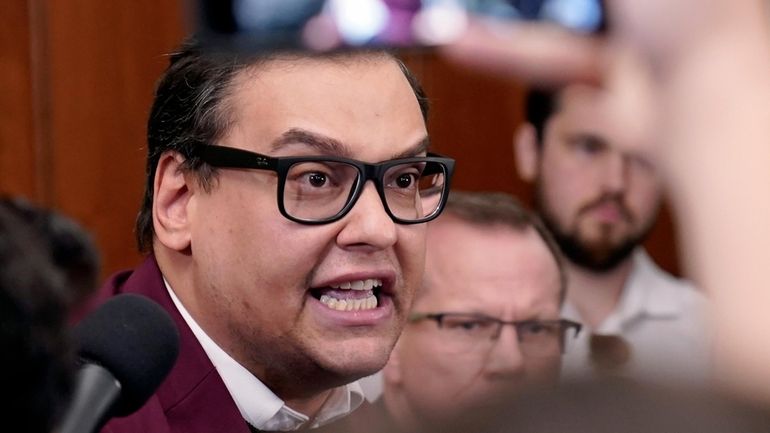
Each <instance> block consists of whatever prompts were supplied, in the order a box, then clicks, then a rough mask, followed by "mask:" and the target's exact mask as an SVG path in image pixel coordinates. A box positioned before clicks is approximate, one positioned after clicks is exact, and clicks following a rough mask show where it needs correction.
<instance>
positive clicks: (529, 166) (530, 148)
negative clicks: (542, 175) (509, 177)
mask: <svg viewBox="0 0 770 433" xmlns="http://www.w3.org/2000/svg"><path fill="white" fill-rule="evenodd" d="M513 154H514V155H515V156H516V161H515V163H516V171H518V172H519V177H520V178H521V179H522V180H524V181H526V182H532V181H534V180H535V178H536V177H537V174H538V173H537V171H538V160H539V159H540V148H539V146H538V142H537V132H536V131H535V127H534V126H533V125H532V124H531V123H525V124H523V125H521V127H519V129H518V130H517V131H516V137H515V138H514V143H513Z"/></svg>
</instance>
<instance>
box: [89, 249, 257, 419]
mask: <svg viewBox="0 0 770 433" xmlns="http://www.w3.org/2000/svg"><path fill="white" fill-rule="evenodd" d="M119 293H136V294H139V295H144V296H147V297H148V298H150V299H152V300H153V301H155V302H157V303H158V304H160V306H161V307H163V308H164V309H165V310H166V311H167V312H168V313H169V314H170V315H171V318H172V319H173V320H174V322H175V323H176V325H177V327H178V328H179V336H180V347H179V358H178V359H177V361H176V365H175V366H174V368H173V369H172V370H171V373H170V374H169V375H168V377H167V378H166V380H165V381H164V382H163V383H162V384H161V386H160V388H158V391H157V392H156V393H155V394H154V395H153V396H152V397H151V398H150V400H149V401H148V402H147V403H146V404H145V405H144V406H143V407H142V408H141V409H139V411H137V412H135V413H134V414H132V415H129V416H127V417H124V418H113V419H112V420H111V421H110V422H109V423H107V425H106V426H105V427H104V429H103V430H102V431H103V432H105V433H221V432H227V433H249V431H250V430H249V427H248V425H247V424H246V421H244V420H243V418H242V417H241V414H240V412H239V411H238V408H237V407H236V406H235V402H233V399H232V397H230V393H229V392H228V391H227V388H226V387H225V384H224V382H222V378H221V377H220V376H219V374H218V373H217V371H216V370H215V369H214V365H213V364H212V363H211V361H210V360H209V358H208V356H206V352H204V351H203V347H201V345H200V344H199V343H198V340H197V339H196V338H195V335H194V334H193V333H192V330H190V328H189V327H188V326H187V323H185V321H184V319H183V318H182V316H181V315H180V314H179V311H178V310H177V309H176V307H175V306H174V302H173V301H172V300H171V297H170V296H169V295H168V292H167V290H166V287H165V285H164V284H163V277H162V276H161V273H160V269H158V264H157V262H156V261H155V258H154V257H153V256H150V257H148V258H147V260H145V262H144V263H143V264H142V265H141V266H139V267H138V268H136V269H135V270H134V271H133V272H132V271H125V272H120V273H118V274H115V275H113V276H112V277H111V278H110V279H109V280H108V281H107V283H105V285H104V287H103V288H102V289H101V290H100V292H99V294H98V295H97V296H98V298H97V300H96V304H97V305H98V304H99V303H101V302H103V301H105V300H107V299H108V298H109V297H110V296H114V295H117V294H119ZM138 319H139V320H141V318H138Z"/></svg>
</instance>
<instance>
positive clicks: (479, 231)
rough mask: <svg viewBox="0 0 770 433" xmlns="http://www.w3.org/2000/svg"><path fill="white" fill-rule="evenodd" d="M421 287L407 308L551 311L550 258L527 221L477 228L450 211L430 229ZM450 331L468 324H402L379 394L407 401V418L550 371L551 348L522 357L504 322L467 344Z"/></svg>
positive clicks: (553, 314) (543, 378)
mask: <svg viewBox="0 0 770 433" xmlns="http://www.w3.org/2000/svg"><path fill="white" fill-rule="evenodd" d="M422 290H423V292H421V293H420V295H419V297H418V299H417V300H416V301H415V305H414V308H413V311H414V312H415V313H435V312H462V313H474V314H483V315H486V316H490V317H496V318H499V319H502V320H505V321H514V320H515V321H522V320H533V319H539V320H553V319H558V318H559V271H558V268H557V264H556V261H555V260H554V258H553V256H552V255H551V253H550V251H549V250H548V248H547V246H546V245H545V243H544V242H543V241H542V239H541V238H540V237H539V236H538V235H537V233H536V232H535V231H534V230H533V229H527V230H526V231H523V232H519V231H517V230H514V229H513V228H510V227H505V226H492V227H488V226H487V227H483V226H482V227H479V226H476V225H471V224H469V223H466V222H463V221H461V220H459V219H457V218H455V217H453V216H451V215H450V214H447V215H445V216H443V217H441V218H439V219H438V220H436V221H434V222H432V223H430V225H429V229H428V253H427V260H426V269H425V283H424V286H423V289H422ZM458 332H460V333H461V332H468V330H467V329H465V330H463V329H456V330H452V329H447V328H446V326H445V327H444V328H439V326H438V325H437V323H436V322H434V321H431V320H422V321H419V322H413V323H410V324H409V325H407V327H406V328H405V329H404V333H403V334H402V336H401V339H400V340H399V342H398V344H397V346H396V349H395V350H394V352H393V355H392V357H391V361H390V363H389V364H388V366H387V367H386V370H385V381H386V382H385V383H386V386H385V393H386V396H385V397H386V401H388V400H391V401H396V402H397V403H395V405H396V406H400V407H402V408H408V409H406V410H407V411H411V415H412V417H413V418H415V419H426V418H427V419H430V418H434V417H441V416H442V414H447V413H454V412H455V411H456V410H458V409H459V408H462V406H464V405H466V404H472V403H474V402H476V401H478V400H479V399H480V398H489V397H493V396H494V395H496V394H497V393H498V392H502V391H506V390H510V389H511V388H513V389H516V388H519V387H524V386H531V385H538V384H539V385H543V384H551V383H553V382H555V381H556V380H557V378H558V374H559V368H560V356H561V351H560V348H559V347H553V348H549V349H547V350H544V351H542V352H541V353H539V354H538V356H531V355H526V354H524V353H523V351H522V347H521V346H520V343H519V340H518V338H517V332H516V328H514V327H513V326H503V327H502V330H501V332H500V334H499V337H498V338H497V339H491V338H484V339H481V338H477V339H476V341H475V342H474V341H471V340H469V339H465V338H462V339H461V338H458V335H457V334H456V333H458ZM470 332H473V331H472V330H471V331H470ZM460 340H462V341H464V342H463V343H460V344H458V343H459V341H460ZM461 345H463V346H464V347H459V346H461ZM388 394H390V395H388ZM389 407H390V404H389Z"/></svg>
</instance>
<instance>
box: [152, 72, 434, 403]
mask: <svg viewBox="0 0 770 433" xmlns="http://www.w3.org/2000/svg"><path fill="white" fill-rule="evenodd" d="M228 103H229V104H230V105H231V109H232V110H233V113H234V119H235V120H234V122H233V125H232V126H231V128H230V130H229V133H227V134H226V136H225V137H223V138H222V139H221V140H220V141H219V142H218V143H217V144H219V145H224V146H232V147H238V148H242V149H246V150H250V151H254V152H259V153H263V154H268V155H272V156H297V155H319V154H324V155H336V156H345V157H350V158H355V159H358V160H362V161H366V162H379V161H383V160H388V159H392V158H396V157H399V156H419V155H424V154H425V148H424V147H425V143H426V142H427V141H426V140H427V132H426V128H425V124H424V121H423V119H422V116H421V113H420V109H419V106H418V104H417V101H416V99H415V96H414V94H413V92H412V90H411V88H410V86H409V84H408V82H407V80H406V78H405V77H404V75H403V74H402V73H401V71H400V70H399V68H398V66H397V65H396V63H395V62H394V61H392V60H391V59H388V58H385V57H363V58H362V57H354V58H349V59H344V58H343V59H335V60H334V61H330V60H322V59H304V60H303V59H291V60H280V59H279V60H273V61H270V62H268V63H267V64H265V65H261V66H259V67H258V68H256V69H253V70H246V71H243V72H241V73H240V75H239V76H238V77H236V79H235V83H234V87H233V89H232V92H231V96H230V99H229V101H228ZM297 129H301V130H304V131H308V132H310V133H312V134H314V135H315V136H318V137H323V140H319V141H324V142H326V144H323V143H311V142H310V141H312V140H289V142H287V143H282V144H280V145H277V144H276V143H277V141H278V140H279V139H280V138H281V137H283V136H284V134H285V133H287V132H288V131H291V130H295V131H296V130H297ZM331 140H336V142H337V143H336V144H335V145H333V146H332V145H329V143H328V142H329V141H331ZM180 163H181V161H180V157H179V156H178V155H175V154H173V153H169V154H166V155H164V156H163V157H162V158H161V161H160V163H159V167H158V174H157V176H156V182H155V192H156V197H157V200H156V203H155V208H154V222H155V230H156V241H155V251H156V255H157V257H158V261H159V264H160V266H161V270H162V271H163V273H164V275H165V276H166V278H167V279H168V281H169V283H170V284H171V286H172V287H173V288H174V290H175V291H176V293H177V295H178V296H179V298H180V299H181V301H182V302H183V303H184V305H185V307H186V308H187V309H188V310H189V311H190V313H191V314H192V316H193V317H194V318H195V320H196V321H198V323H199V324H200V325H201V326H202V328H203V329H204V330H205V331H206V333H207V334H209V335H210V336H211V337H212V338H213V339H214V340H215V341H216V342H217V343H218V344H219V345H220V346H221V347H222V348H223V349H225V350H226V351H227V352H228V353H229V354H230V355H231V356H232V357H233V358H234V359H235V360H237V361H238V362H239V363H241V364H242V365H244V366H245V367H246V368H248V369H249V370H250V371H251V372H252V373H253V374H254V375H256V376H257V377H258V378H259V379H260V380H261V381H262V382H263V383H265V384H266V385H267V386H268V387H269V388H270V389H271V390H272V391H273V392H274V393H276V395H278V396H279V397H280V398H282V399H284V400H285V401H286V402H287V404H288V405H289V406H290V407H292V408H294V409H296V410H299V411H300V412H303V413H306V414H308V415H312V414H313V413H315V411H317V409H318V408H319V407H320V405H321V404H322V402H323V400H324V398H325V397H326V395H327V394H328V390H329V389H330V388H332V387H335V386H339V385H342V384H345V383H349V382H351V381H353V380H355V379H358V378H359V377H362V376H364V375H366V374H371V373H373V372H374V371H376V370H378V369H380V368H381V367H382V366H383V365H384V364H385V362H386V361H387V358H388V355H389V353H390V350H391V348H392V346H393V344H395V341H396V338H397V337H398V334H399V332H400V330H401V328H402V326H403V323H404V321H405V318H406V314H407V311H408V310H409V307H410V306H411V302H412V298H413V293H414V290H415V288H416V287H417V285H418V284H419V282H420V279H421V277H422V269H423V265H424V249H425V231H426V227H425V225H423V224H417V225H397V224H395V223H394V222H393V221H392V220H391V219H390V218H389V217H388V216H387V214H386V213H385V210H384V208H383V205H382V202H381V201H380V198H379V196H378V194H377V192H376V190H375V187H374V185H373V184H372V183H371V182H369V183H368V184H367V185H366V186H365V188H364V191H363V193H362V195H361V197H360V198H359V200H358V202H357V203H356V204H355V206H354V207H353V209H352V210H351V211H350V213H349V214H347V215H346V216H345V217H344V218H343V219H341V220H340V221H337V222H335V223H332V224H325V225H319V226H310V225H301V224H297V223H294V222H291V221H289V220H287V219H286V218H284V217H283V216H282V215H281V214H280V213H279V210H278V206H277V202H276V183H277V176H276V175H275V173H273V172H268V171H257V170H221V171H220V172H219V173H218V177H217V179H216V181H215V184H214V188H213V189H212V191H211V192H210V193H209V192H206V191H204V190H203V188H202V187H201V186H200V185H199V184H198V183H197V181H196V180H195V179H193V178H192V177H191V176H188V175H184V174H183V173H181V172H180V171H179V170H178V168H179V164H180ZM367 278H379V279H381V280H382V281H383V283H384V284H383V289H382V290H383V292H384V296H382V297H381V303H380V306H379V307H378V308H377V309H376V310H373V311H370V312H366V314H365V313H362V312H336V311H332V310H330V309H329V308H327V307H326V306H325V305H323V304H321V303H320V302H319V301H318V300H317V299H316V297H314V296H313V291H312V290H311V289H313V288H319V287H325V286H329V285H331V284H334V283H342V282H345V281H354V280H361V279H367Z"/></svg>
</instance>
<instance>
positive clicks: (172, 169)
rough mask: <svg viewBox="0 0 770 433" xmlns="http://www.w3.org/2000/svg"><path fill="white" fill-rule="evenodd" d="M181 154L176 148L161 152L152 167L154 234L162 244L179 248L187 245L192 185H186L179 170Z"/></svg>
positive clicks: (189, 239)
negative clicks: (153, 174) (154, 167)
mask: <svg viewBox="0 0 770 433" xmlns="http://www.w3.org/2000/svg"><path fill="white" fill-rule="evenodd" d="M183 163H184V157H182V155H180V154H178V153H176V152H171V151H169V152H165V153H163V154H162V155H161V156H160V159H159V161H158V168H157V170H156V171H155V183H154V190H153V191H154V199H153V204H152V221H153V225H154V228H155V237H156V238H157V240H158V241H159V242H160V243H161V244H163V245H165V246H166V247H168V248H170V249H172V250H175V251H183V250H186V249H188V248H189V247H190V244H191V239H192V236H191V232H190V218H189V215H188V210H189V206H188V205H189V202H190V198H191V197H192V194H193V189H191V188H190V187H189V185H188V176H185V172H184V170H182V164H183Z"/></svg>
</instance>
